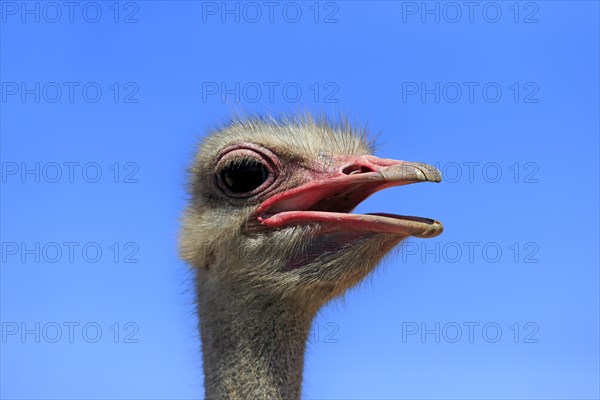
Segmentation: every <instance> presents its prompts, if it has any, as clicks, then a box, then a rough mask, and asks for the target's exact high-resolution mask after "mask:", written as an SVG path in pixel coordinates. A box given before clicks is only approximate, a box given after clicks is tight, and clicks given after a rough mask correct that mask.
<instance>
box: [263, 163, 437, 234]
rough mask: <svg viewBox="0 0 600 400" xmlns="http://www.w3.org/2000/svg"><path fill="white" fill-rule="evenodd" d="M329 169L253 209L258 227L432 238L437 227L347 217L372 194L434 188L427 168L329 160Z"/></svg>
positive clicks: (394, 218) (397, 218)
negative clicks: (425, 185) (307, 226)
mask: <svg viewBox="0 0 600 400" xmlns="http://www.w3.org/2000/svg"><path fill="white" fill-rule="evenodd" d="M334 161H335V168H334V169H333V171H332V170H327V171H323V172H322V173H318V174H317V175H316V176H314V177H312V179H311V181H310V182H309V183H306V184H304V185H301V186H299V187H296V188H293V189H290V190H286V191H283V192H280V193H277V194H275V195H274V196H272V197H270V198H269V199H267V200H266V201H265V202H263V203H262V204H261V205H260V206H259V208H258V215H259V217H258V218H259V221H260V222H261V224H262V225H266V226H270V227H282V226H287V225H291V224H296V225H297V224H303V223H321V224H322V225H325V227H326V228H327V230H340V229H344V230H346V229H351V230H363V231H364V230H366V231H376V232H390V233H398V234H404V235H407V236H418V237H433V236H437V235H439V234H440V233H441V232H442V230H443V228H442V225H441V223H439V222H437V221H434V220H431V219H428V218H420V217H408V216H401V215H393V214H365V215H357V214H349V213H350V212H351V211H352V210H353V209H354V208H355V207H356V206H357V205H358V204H359V203H360V202H362V201H363V200H364V199H366V198H367V197H369V196H370V195H372V194H373V193H375V192H378V191H380V190H383V189H385V188H388V187H392V186H401V185H406V184H410V183H417V182H440V181H441V180H442V177H441V174H440V172H439V171H438V170H437V169H436V168H434V167H432V166H431V165H428V164H424V163H418V162H406V161H398V160H392V159H384V158H378V157H374V156H353V157H350V158H349V157H344V158H339V159H336V160H334Z"/></svg>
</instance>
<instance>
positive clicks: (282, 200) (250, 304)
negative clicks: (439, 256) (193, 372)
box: [180, 117, 442, 399]
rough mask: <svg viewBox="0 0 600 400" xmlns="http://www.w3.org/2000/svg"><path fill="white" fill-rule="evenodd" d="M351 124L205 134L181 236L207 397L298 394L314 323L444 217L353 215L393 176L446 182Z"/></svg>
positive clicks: (252, 125)
mask: <svg viewBox="0 0 600 400" xmlns="http://www.w3.org/2000/svg"><path fill="white" fill-rule="evenodd" d="M372 153H373V148H372V143H371V142H370V141H369V140H368V137H367V135H366V133H365V132H364V131H362V130H357V129H355V128H352V127H351V126H350V125H349V124H348V123H346V122H342V123H338V124H332V123H328V122H327V121H326V120H322V119H314V118H312V117H301V118H289V119H279V120H275V119H270V118H250V119H243V120H237V121H233V122H231V123H230V124H229V125H227V126H225V127H223V128H221V129H218V130H216V131H215V132H214V133H212V134H211V135H209V136H208V137H206V138H205V139H204V141H203V143H202V144H201V145H200V148H199V151H198V153H197V155H196V158H195V161H194V164H193V167H192V168H191V170H190V175H191V182H190V189H189V190H190V195H191V200H190V204H189V206H188V208H187V210H186V212H185V216H184V219H183V227H182V233H181V238H180V251H181V255H182V258H183V259H184V260H186V261H187V262H188V263H189V264H191V265H192V266H193V270H194V271H195V284H196V289H197V308H198V313H199V316H200V322H201V324H200V325H201V329H200V331H201V338H202V352H203V367H204V377H205V384H204V387H205V397H206V398H207V399H226V398H227V399H299V398H300V393H301V382H302V370H303V362H304V350H305V344H306V340H307V335H308V333H309V330H310V327H311V322H312V320H313V318H314V316H315V315H316V313H317V312H318V310H319V309H320V308H321V307H322V306H323V305H324V304H325V303H327V302H328V301H330V300H331V299H333V298H335V297H337V296H340V295H341V294H342V293H344V292H345V291H346V290H347V289H348V288H350V287H352V286H354V285H356V284H357V283H359V282H360V281H361V280H363V279H364V278H365V277H366V276H367V275H368V274H369V273H370V272H371V271H372V270H373V269H374V268H375V266H376V265H377V264H378V263H379V261H380V260H381V258H382V257H383V256H384V255H385V254H386V253H388V252H389V251H390V250H391V249H392V248H394V247H395V246H396V245H398V244H399V243H400V242H401V241H402V240H403V239H405V238H407V237H409V236H415V237H420V238H431V237H434V236H437V235H439V234H440V233H441V232H442V225H441V224H440V223H439V222H437V221H434V220H431V219H427V218H420V217H408V216H400V215H393V214H383V213H378V214H365V215H358V214H351V211H352V210H353V209H354V208H355V207H356V206H357V205H358V204H359V203H360V202H361V201H363V200H364V199H365V198H367V197H368V196H370V195H371V194H373V193H375V192H377V191H379V190H381V189H384V188H388V187H392V186H400V185H405V184H409V183H415V182H423V181H428V182H439V181H440V180H441V176H440V173H439V172H438V171H437V170H436V169H435V168H433V167H431V166H428V165H426V164H422V163H412V162H404V161H396V160H392V159H383V158H378V157H375V156H373V155H372Z"/></svg>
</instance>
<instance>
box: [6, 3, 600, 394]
mask: <svg viewBox="0 0 600 400" xmlns="http://www.w3.org/2000/svg"><path fill="white" fill-rule="evenodd" d="M270 4H271V3H268V2H251V3H238V2H229V3H226V4H225V3H222V2H193V1H186V2H169V3H168V4H167V2H162V1H138V2H120V3H113V2H80V3H77V4H76V5H73V6H70V5H68V4H67V5H66V4H65V3H63V2H53V3H44V2H27V3H22V2H11V1H3V2H1V3H0V7H1V11H2V14H1V18H2V25H1V28H0V33H1V38H0V44H1V60H0V67H1V70H0V74H1V81H2V87H1V93H0V95H1V99H0V106H1V107H2V109H1V121H0V129H1V142H0V143H1V149H0V156H1V161H2V170H1V173H2V176H1V179H2V180H1V185H2V189H1V194H0V200H1V214H0V216H1V221H2V222H1V226H0V233H1V236H2V237H1V245H2V249H1V250H2V253H1V257H2V260H1V261H2V264H1V269H0V277H1V283H0V289H1V295H0V299H1V304H0V311H1V316H0V320H1V322H2V332H1V333H2V337H1V341H0V345H1V348H2V351H1V352H0V367H1V370H0V379H1V384H0V396H1V397H2V398H7V399H69V398H79V399H97V398H105V399H167V398H171V399H173V398H177V399H195V398H201V393H202V369H201V357H200V348H199V343H198V339H197V333H196V325H197V320H196V317H195V315H194V308H193V305H192V292H191V286H192V285H191V280H190V277H191V274H190V272H189V271H188V269H187V267H186V266H185V265H184V264H183V263H182V262H181V261H180V260H179V259H178V256H177V245H176V240H177V232H178V218H179V216H180V215H181V212H182V209H183V207H184V205H185V200H186V194H185V190H184V186H185V174H184V171H185V169H186V168H187V166H188V165H189V162H190V160H191V157H192V155H193V152H194V145H195V143H197V141H198V139H199V138H200V137H201V136H202V135H203V134H204V133H205V132H207V130H208V129H210V128H211V127H212V126H213V125H215V124H216V123H218V122H219V121H221V120H222V119H224V118H227V117H228V116H231V115H232V114H234V113H237V112H243V113H249V114H253V113H261V114H267V113H272V114H280V113H294V112H307V111H308V112H315V113H325V114H326V115H329V116H331V117H335V116H336V115H338V114H339V113H344V114H347V115H348V116H349V117H350V119H351V120H353V121H356V122H358V123H361V124H364V123H366V124H367V125H368V126H369V129H370V131H371V132H373V133H374V134H379V140H378V143H379V149H378V155H381V156H384V157H392V158H398V159H406V160H412V161H424V162H428V163H431V164H435V165H437V166H438V167H439V168H440V170H441V171H442V173H443V174H444V176H445V181H444V182H443V183H442V184H440V185H414V186H409V187H402V188H393V189H389V190H386V191H384V192H381V193H378V194H377V195H375V196H373V197H372V198H370V199H368V200H367V201H366V202H364V203H363V204H362V205H361V206H360V207H359V208H358V209H357V212H376V211H380V212H381V211H387V212H396V213H401V214H408V215H421V216H428V217H432V218H436V219H438V220H440V221H442V222H443V223H444V225H445V229H446V230H445V232H444V233H443V235H441V236H440V237H438V238H435V239H431V240H427V241H425V240H417V239H414V240H411V241H410V242H409V243H407V244H406V245H405V247H404V250H403V251H401V252H400V253H398V254H397V255H395V256H393V257H391V258H389V260H388V261H387V262H386V263H385V265H383V266H382V267H380V268H379V270H378V271H377V272H376V273H375V274H374V276H373V278H372V279H370V280H369V281H367V282H365V283H364V284H362V285H361V286H360V287H358V288H356V289H354V290H352V291H351V292H350V293H348V295H347V296H346V297H345V300H344V301H338V302H334V303H332V304H330V305H329V306H327V307H326V308H324V309H323V310H322V312H321V314H320V315H319V316H318V318H317V319H316V320H315V323H314V327H313V334H312V335H311V343H310V345H309V347H308V352H307V356H306V365H305V382H304V391H303V397H304V398H307V399H316V398H319V399H340V398H357V399H358V398H386V399H389V398H423V399H448V398H480V399H484V398H487V399H496V398H504V399H507V398H519V399H533V398H544V399H551V398H552V399H567V398H568V399H572V398H580V399H595V398H598V397H599V396H600V393H599V378H598V376H599V373H600V371H599V321H598V320H599V316H598V308H599V307H598V305H599V274H598V265H599V259H598V240H599V237H598V220H599V218H598V217H599V215H598V203H599V199H598V197H599V193H598V181H599V179H598V178H599V177H598V170H599V168H598V151H599V141H598V138H599V135H598V133H599V124H598V110H599V100H598V99H599V92H598V91H599V80H598V71H599V67H600V66H599V59H598V58H599V56H598V55H599V37H600V36H599V34H598V33H599V6H598V2H594V1H581V2H566V1H564V2H563V1H538V2H516V3H515V2H477V3H476V4H474V5H472V6H470V5H468V4H467V5H466V4H465V3H464V2H451V3H443V2H427V3H422V2H393V1H389V2H369V5H368V6H367V4H366V2H360V1H352V2H350V1H349V2H321V3H315V2H274V3H272V5H270ZM469 4H470V3H469Z"/></svg>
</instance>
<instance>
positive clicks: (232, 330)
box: [198, 285, 316, 399]
mask: <svg viewBox="0 0 600 400" xmlns="http://www.w3.org/2000/svg"><path fill="white" fill-rule="evenodd" d="M236 292H237V293H236ZM248 292H249V291H242V290H240V289H238V290H228V289H227V288H225V289H224V288H219V289H216V288H215V287H212V286H211V285H199V288H198V311H199V312H200V324H201V333H202V352H203V355H204V388H205V398H206V399H299V398H300V392H301V385H302V370H303V367H304V350H305V346H306V339H307V336H308V332H309V330H310V326H311V322H312V319H313V317H314V315H315V313H316V310H312V311H309V310H307V309H306V308H304V309H303V308H302V307H300V305H301V304H302V302H297V301H294V300H293V299H289V300H286V301H282V300H281V299H278V300H275V298H274V297H273V296H270V295H266V294H262V295H250V294H248ZM304 307H306V304H304Z"/></svg>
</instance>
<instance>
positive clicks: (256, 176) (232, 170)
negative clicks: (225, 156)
mask: <svg viewBox="0 0 600 400" xmlns="http://www.w3.org/2000/svg"><path fill="white" fill-rule="evenodd" d="M268 177H269V170H268V169H267V167H265V166H264V165H263V164H262V163H260V162H259V161H254V160H245V161H243V162H241V163H231V164H229V165H228V166H226V167H225V168H223V169H222V170H221V181H222V182H223V184H224V185H225V186H226V187H227V189H229V190H230V191H231V192H232V193H235V194H243V193H248V192H251V191H253V190H254V189H256V188H258V187H259V186H260V185H262V184H263V183H265V181H266V180H267V179H268Z"/></svg>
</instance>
